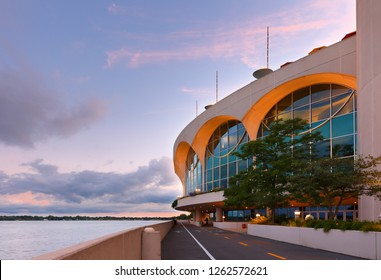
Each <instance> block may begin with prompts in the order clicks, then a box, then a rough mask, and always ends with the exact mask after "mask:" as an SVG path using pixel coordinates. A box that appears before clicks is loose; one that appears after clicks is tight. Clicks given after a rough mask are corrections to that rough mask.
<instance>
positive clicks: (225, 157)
mask: <svg viewBox="0 0 381 280" xmlns="http://www.w3.org/2000/svg"><path fill="white" fill-rule="evenodd" d="M225 154H226V153H225ZM227 162H228V156H224V157H222V158H221V160H220V164H226V163H227Z"/></svg>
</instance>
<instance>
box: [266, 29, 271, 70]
mask: <svg viewBox="0 0 381 280" xmlns="http://www.w3.org/2000/svg"><path fill="white" fill-rule="evenodd" d="M269 37H270V36H269V27H268V26H267V64H266V68H269Z"/></svg>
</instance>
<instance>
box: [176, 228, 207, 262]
mask: <svg viewBox="0 0 381 280" xmlns="http://www.w3.org/2000/svg"><path fill="white" fill-rule="evenodd" d="M181 225H182V226H183V227H184V229H185V230H186V231H187V232H188V233H189V234H190V236H192V238H193V239H194V240H195V241H196V242H197V244H198V246H200V247H201V249H202V250H204V252H205V254H207V255H208V257H209V258H210V259H211V260H215V258H214V257H213V256H212V254H211V253H209V252H208V250H206V249H205V247H204V246H202V244H201V243H200V242H199V241H198V240H197V239H196V237H194V236H193V234H191V233H190V231H189V230H188V229H187V228H186V227H185V226H184V225H183V224H181Z"/></svg>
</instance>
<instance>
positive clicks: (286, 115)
mask: <svg viewBox="0 0 381 280" xmlns="http://www.w3.org/2000/svg"><path fill="white" fill-rule="evenodd" d="M289 119H292V112H287V113H284V114H281V115H278V120H284V121H285V120H289Z"/></svg>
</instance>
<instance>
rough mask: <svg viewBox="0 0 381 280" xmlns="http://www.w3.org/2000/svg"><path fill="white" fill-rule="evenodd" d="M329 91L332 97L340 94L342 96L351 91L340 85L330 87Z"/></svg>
mask: <svg viewBox="0 0 381 280" xmlns="http://www.w3.org/2000/svg"><path fill="white" fill-rule="evenodd" d="M331 90H332V93H331V95H332V97H333V96H337V95H340V94H344V93H350V92H351V91H352V90H350V89H349V88H347V87H343V86H340V85H331Z"/></svg>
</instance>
